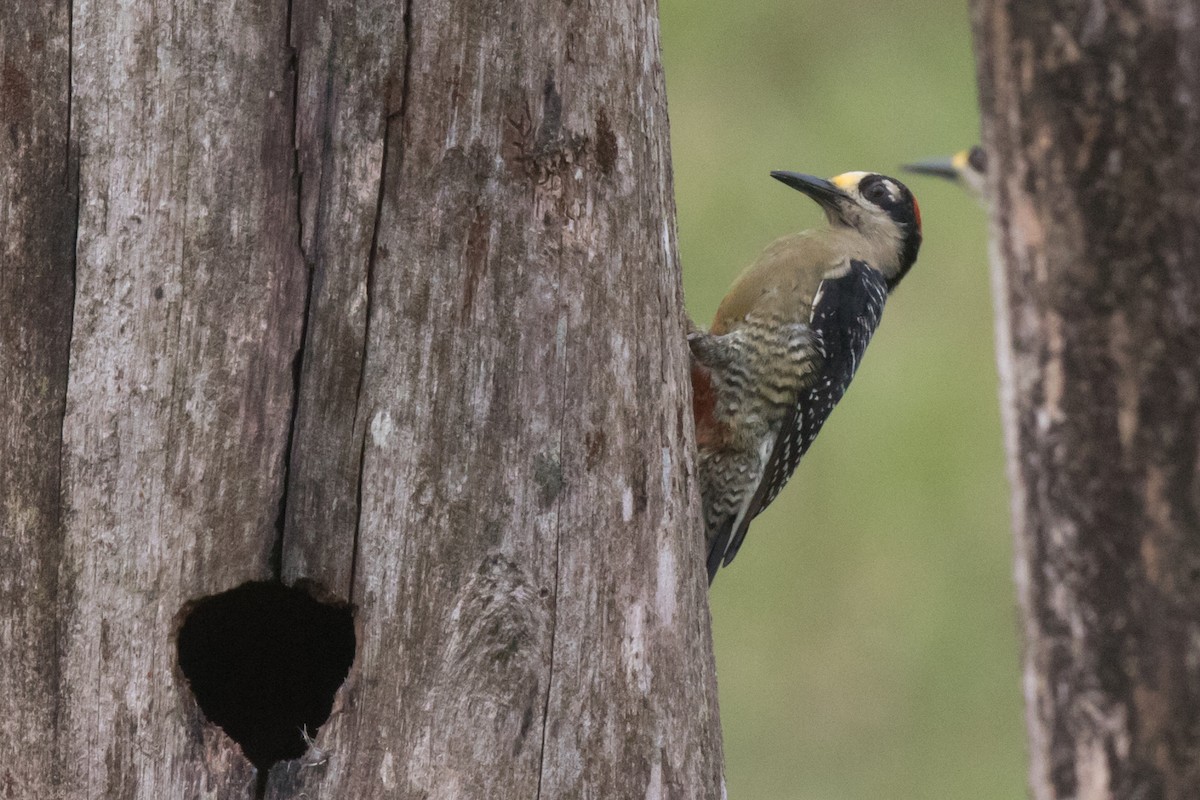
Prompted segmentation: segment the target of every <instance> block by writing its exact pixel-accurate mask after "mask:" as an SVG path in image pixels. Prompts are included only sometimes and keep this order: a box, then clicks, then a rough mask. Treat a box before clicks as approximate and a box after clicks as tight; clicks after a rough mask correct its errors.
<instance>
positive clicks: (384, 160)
mask: <svg viewBox="0 0 1200 800" xmlns="http://www.w3.org/2000/svg"><path fill="white" fill-rule="evenodd" d="M402 19H403V27H404V69H403V72H402V73H401V79H400V108H399V110H397V111H395V112H392V111H389V110H387V109H385V110H384V117H383V152H382V154H381V155H380V158H379V192H378V194H377V195H376V197H375V220H374V223H373V224H372V226H371V250H370V255H369V256H368V257H367V275H366V295H367V298H366V310H365V312H364V313H365V321H364V323H363V346H362V360H361V361H360V363H359V367H358V389H357V391H356V394H355V401H354V425H353V427H354V430H355V431H356V432H357V436H358V441H359V453H358V486H357V487H356V489H355V492H356V498H357V500H356V502H357V504H358V508H357V510H356V514H355V520H354V540H353V548H352V551H351V554H350V586H349V587H348V589H347V592H348V594H347V597H350V598H353V597H354V580H355V577H356V573H357V569H358V543H359V537H360V535H361V533H362V519H363V481H364V479H365V477H366V463H367V427H368V425H369V424H370V420H369V419H367V417H368V416H369V414H367V413H364V409H363V388H364V386H365V385H366V379H367V355H368V353H369V352H370V346H371V316H372V311H373V307H374V302H373V299H374V296H375V262H376V260H377V259H378V257H379V230H380V227H381V221H382V219H383V200H384V197H385V196H386V195H387V182H388V172H389V170H388V161H389V159H390V158H391V157H392V153H391V151H392V148H391V140H392V123H393V122H394V121H396V120H397V119H398V120H399V122H400V126H401V127H400V137H399V138H400V142H399V143H398V144H399V145H400V146H399V147H398V148H397V151H396V156H395V157H396V164H395V167H394V170H395V174H396V175H401V174H402V173H403V168H404V123H405V120H406V118H407V114H408V97H409V92H410V88H411V87H410V81H411V79H412V50H413V46H412V39H413V37H412V0H405V3H404V15H403V17H402Z"/></svg>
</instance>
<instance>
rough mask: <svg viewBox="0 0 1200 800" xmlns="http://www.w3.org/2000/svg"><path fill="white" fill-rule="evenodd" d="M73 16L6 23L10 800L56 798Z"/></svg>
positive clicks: (61, 12) (15, 12) (3, 771)
mask: <svg viewBox="0 0 1200 800" xmlns="http://www.w3.org/2000/svg"><path fill="white" fill-rule="evenodd" d="M69 51H70V9H69V6H68V4H67V3H65V2H46V3H18V4H15V5H14V6H13V7H11V8H9V7H7V6H6V7H5V9H4V12H3V13H0V797H52V796H53V791H52V789H53V784H54V773H53V771H52V770H51V769H49V767H50V765H51V764H52V763H53V762H54V729H55V724H54V722H55V717H54V715H55V709H56V708H57V703H56V695H57V691H58V669H57V655H56V654H57V650H56V638H55V634H56V630H57V614H56V606H55V604H56V602H57V591H58V562H59V556H60V550H61V542H62V539H61V534H60V526H59V521H60V505H59V448H60V443H61V435H62V418H63V403H64V397H65V392H66V387H67V349H68V346H69V342H70V335H71V293H72V276H71V272H72V267H73V261H74V247H75V180H76V175H75V159H74V157H73V155H72V153H71V152H70V151H69V150H68V137H67V130H68V127H69V116H68V108H69V99H68V98H69V86H70V84H69V77H70V76H69V70H70V58H69Z"/></svg>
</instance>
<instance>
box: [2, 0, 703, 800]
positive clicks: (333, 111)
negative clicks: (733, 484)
mask: <svg viewBox="0 0 1200 800" xmlns="http://www.w3.org/2000/svg"><path fill="white" fill-rule="evenodd" d="M18 5H20V4H18ZM34 5H37V4H34ZM43 5H44V4H43ZM20 8H21V9H24V5H20ZM655 13H656V10H655V8H654V6H653V4H649V5H645V4H642V3H638V2H625V1H622V2H618V3H617V4H616V5H610V6H607V7H605V8H604V9H603V11H599V10H597V11H596V12H595V13H593V9H591V8H589V7H588V6H587V5H586V4H582V3H567V4H550V3H545V2H538V0H522V1H521V2H517V3H512V4H508V6H506V7H505V8H504V9H500V8H498V7H496V8H493V7H490V6H482V5H480V4H478V3H472V2H469V1H468V0H442V2H438V3H421V2H414V1H413V0H409V1H408V3H407V4H405V3H399V2H396V0H356V2H354V3H352V4H351V3H334V2H330V0H293V2H292V3H290V4H288V3H285V2H282V0H280V2H276V3H273V4H263V3H247V2H234V3H233V4H212V3H197V4H183V5H180V4H170V3H164V2H161V0H150V1H149V2H144V3H140V4H134V5H130V4H127V3H125V4H119V3H114V2H111V1H110V0H88V1H86V2H83V1H81V2H75V3H74V5H73V7H68V6H65V5H64V6H60V7H58V8H46V9H42V8H38V9H34V8H32V6H31V7H30V8H29V9H25V10H23V11H22V10H18V13H17V14H16V16H15V17H13V16H11V15H5V16H4V17H3V18H0V55H3V56H4V61H3V69H4V72H3V77H2V80H0V90H2V91H3V101H4V104H5V109H6V114H5V117H6V119H5V121H6V122H7V123H8V124H9V130H8V131H4V133H5V135H4V136H3V137H0V187H3V191H4V192H5V196H4V197H3V199H2V200H0V226H2V227H0V240H3V243H4V250H3V252H4V253H5V256H4V258H5V263H4V266H3V273H0V277H2V279H3V280H2V281H0V290H2V291H0V348H3V349H0V367H2V368H3V370H4V371H3V373H2V374H3V375H4V376H5V383H4V386H5V391H4V392H3V395H2V396H0V413H3V415H4V416H3V419H0V477H2V478H3V484H2V485H0V501H2V504H0V524H2V525H3V530H2V534H3V535H2V537H0V557H2V560H0V601H3V606H0V645H3V647H4V651H5V652H6V654H7V653H8V652H11V648H12V645H13V643H19V647H20V648H22V649H21V650H20V657H19V658H16V659H12V660H10V659H9V658H8V657H7V655H6V658H5V663H4V665H3V667H0V704H3V705H0V713H2V714H3V720H4V721H3V723H0V725H2V726H3V727H0V730H3V731H4V733H3V736H0V755H2V756H5V759H4V761H3V762H2V765H0V789H5V790H10V791H11V792H12V793H13V796H17V797H23V796H30V797H55V796H61V797H71V798H75V797H78V798H95V797H122V798H142V797H145V798H162V797H197V796H201V795H203V796H210V797H245V796H248V795H249V794H251V793H253V790H254V785H253V783H254V782H253V779H252V770H251V768H250V766H249V764H248V763H247V762H246V761H245V760H244V759H243V758H242V756H241V755H240V753H239V751H238V748H237V747H236V746H235V745H233V744H232V742H231V741H230V740H229V739H228V738H227V737H226V736H225V734H223V733H222V732H221V731H220V730H219V729H218V728H216V727H215V726H214V725H211V724H201V722H202V721H203V720H204V716H203V714H202V713H201V711H200V710H199V708H198V706H197V704H196V702H195V701H194V700H193V698H192V696H191V693H190V692H189V691H188V684H187V681H186V680H185V679H184V677H183V674H182V672H181V671H180V669H179V667H178V666H177V665H176V661H175V659H176V650H175V636H176V632H177V630H178V628H179V625H180V624H181V622H182V621H183V620H184V619H185V617H186V615H187V612H188V610H189V609H191V608H192V607H193V606H192V604H193V603H194V601H196V600H198V599H199V598H201V597H203V596H206V595H211V594H214V593H217V592H221V591H224V590H227V589H230V588H232V587H234V586H237V585H239V584H241V583H243V582H245V581H248V580H262V579H273V578H279V577H282V578H283V579H284V581H285V582H286V583H289V584H290V583H293V582H295V581H298V580H300V579H307V580H309V581H314V582H315V583H317V584H319V585H320V587H321V588H320V591H319V594H321V595H322V596H329V597H332V598H335V599H336V598H342V599H346V600H349V601H350V602H351V603H353V604H354V606H355V626H356V634H357V650H356V654H355V661H354V664H353V666H352V668H351V671H350V674H349V677H348V679H347V681H346V683H345V684H344V685H343V687H342V688H341V690H340V692H339V694H338V696H337V698H336V701H335V708H334V713H333V715H332V716H331V717H330V718H329V721H328V723H327V724H326V725H325V726H324V727H323V728H322V729H321V730H320V732H319V733H318V734H317V736H316V747H315V748H314V750H313V751H312V752H311V753H310V754H309V756H308V757H306V758H305V759H302V760H300V761H294V762H290V763H289V764H288V765H287V766H286V768H280V769H277V770H275V771H274V773H273V780H272V782H271V784H270V785H269V786H265V787H264V786H262V785H260V789H263V788H265V791H266V792H267V794H268V795H269V796H271V797H277V798H285V797H294V796H301V794H302V793H303V796H308V797H354V798H371V797H383V796H387V797H393V796H399V797H413V798H417V797H422V798H424V797H429V798H443V797H444V798H451V797H488V798H491V797H538V796H541V797H568V796H579V797H628V796H638V797H641V796H646V797H668V796H669V797H687V798H692V797H706V798H715V797H718V796H720V793H721V791H722V788H721V745H720V733H719V724H718V717H717V708H716V686H715V679H714V667H713V661H712V655H711V641H710V636H709V630H708V612H707V593H706V589H705V584H704V579H703V569H702V564H701V561H702V552H701V551H702V546H701V542H702V539H703V536H702V533H701V528H700V518H699V510H698V499H697V497H696V484H695V480H694V468H693V464H692V456H691V454H692V453H693V452H694V443H693V434H692V427H691V423H690V422H689V421H688V408H689V404H688V402H687V392H688V389H687V388H686V382H685V380H686V379H685V375H686V371H685V366H686V359H687V356H686V346H685V343H684V340H683V335H682V332H683V319H682V302H681V296H680V289H679V268H678V263H677V261H676V258H675V241H674V207H673V203H672V199H671V191H672V190H671V180H670V170H669V152H668V144H667V119H666V101H665V96H664V90H663V82H662V75H661V70H660V67H659V63H658V37H657V22H656V18H655ZM31 31H32V32H33V34H32V35H27V34H29V32H31ZM10 65H11V66H10ZM68 87H69V88H68ZM14 97H15V98H17V99H16V100H14V99H13V98H14ZM22 98H24V100H22ZM21 102H24V103H25V105H21ZM14 103H16V105H15V106H14V105H13V104H14ZM14 107H15V108H16V109H17V113H16V114H15V115H9V114H8V113H7V109H9V108H14ZM68 119H69V121H70V128H69V129H70V138H69V145H70V146H68V140H67V136H66V129H67V121H68ZM76 153H77V154H78V156H77V157H76V156H75V155H73V154H76ZM76 167H77V168H78V169H77V172H76ZM46 175H52V176H55V179H54V181H53V182H52V184H49V185H48V184H47V183H46V179H45V176H46ZM76 175H77V176H78V177H77V178H76ZM76 180H77V182H78V183H77V186H76ZM76 190H77V191H78V197H79V206H78V219H77V220H76V217H75V214H76V200H75V197H76ZM10 253H15V254H16V256H15V258H14V257H12V256H10V255H9V254H10ZM76 253H77V258H76ZM73 265H75V283H74V286H72V282H71V275H72V273H71V269H72V266H73ZM72 292H73V296H72ZM39 303H44V306H43V305H38V304H39ZM72 303H73V308H72ZM72 320H73V327H72ZM68 342H69V353H70V374H69V376H68V374H67V353H68ZM14 376H15V377H14ZM60 463H61V470H62V471H61V475H60V474H59V464H60ZM60 502H61V504H62V509H61V512H60V508H59V503H60ZM10 732H11V735H10ZM309 733H312V731H309ZM5 770H6V771H5ZM10 787H11V789H10ZM0 793H2V792H0Z"/></svg>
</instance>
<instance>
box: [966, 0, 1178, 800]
mask: <svg viewBox="0 0 1200 800" xmlns="http://www.w3.org/2000/svg"><path fill="white" fill-rule="evenodd" d="M974 24H975V35H976V42H977V44H978V52H979V67H980V95H981V101H982V106H983V120H984V125H983V129H984V140H985V144H986V146H987V147H988V150H989V153H990V157H991V161H990V163H989V173H990V177H991V187H990V191H991V195H992V197H991V199H992V223H993V238H994V240H995V250H996V256H995V260H996V263H995V271H996V277H997V281H996V283H997V288H998V292H997V298H998V308H999V318H1000V326H999V327H1000V337H999V347H1000V362H1001V370H1002V380H1003V384H1004V406H1005V416H1006V427H1007V436H1008V450H1009V462H1010V476H1011V479H1012V483H1013V490H1014V496H1013V514H1014V524H1015V533H1016V551H1017V552H1016V559H1017V562H1016V580H1017V588H1018V593H1019V597H1020V601H1021V607H1022V616H1023V619H1024V627H1025V641H1026V647H1025V688H1026V704H1027V714H1028V726H1029V734H1030V739H1031V747H1030V749H1031V757H1032V770H1031V783H1032V786H1033V792H1034V795H1035V796H1036V797H1038V798H1068V797H1070V798H1076V797H1078V798H1089V799H1096V800H1099V799H1100V798H1121V799H1122V800H1129V799H1130V798H1168V799H1174V800H1183V799H1184V798H1195V797H1196V796H1197V795H1198V794H1200V482H1198V479H1200V475H1198V471H1197V467H1198V462H1197V450H1198V448H1200V271H1198V270H1197V268H1196V265H1197V264H1198V263H1200V236H1198V233H1200V228H1198V223H1197V220H1200V201H1198V199H1197V198H1198V197H1200V195H1198V194H1197V192H1196V186H1197V185H1200V147H1198V145H1200V141H1198V134H1200V118H1198V115H1200V110H1198V107H1197V102H1196V97H1197V93H1198V92H1200V38H1198V35H1200V31H1198V30H1197V28H1196V24H1197V19H1196V14H1195V7H1194V4H1192V3H1188V2H1163V3H1158V2H1155V3H1136V2H1099V1H1098V0H1097V2H1085V3H1079V2H1066V0H1055V1H1054V2H1046V3H1019V2H1013V1H1012V0H1008V1H1007V2H1006V1H1003V0H976V2H975V3H974Z"/></svg>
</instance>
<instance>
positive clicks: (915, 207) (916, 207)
mask: <svg viewBox="0 0 1200 800" xmlns="http://www.w3.org/2000/svg"><path fill="white" fill-rule="evenodd" d="M913 216H914V217H916V218H917V230H921V207H920V206H919V205H917V197H916V195H913Z"/></svg>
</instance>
